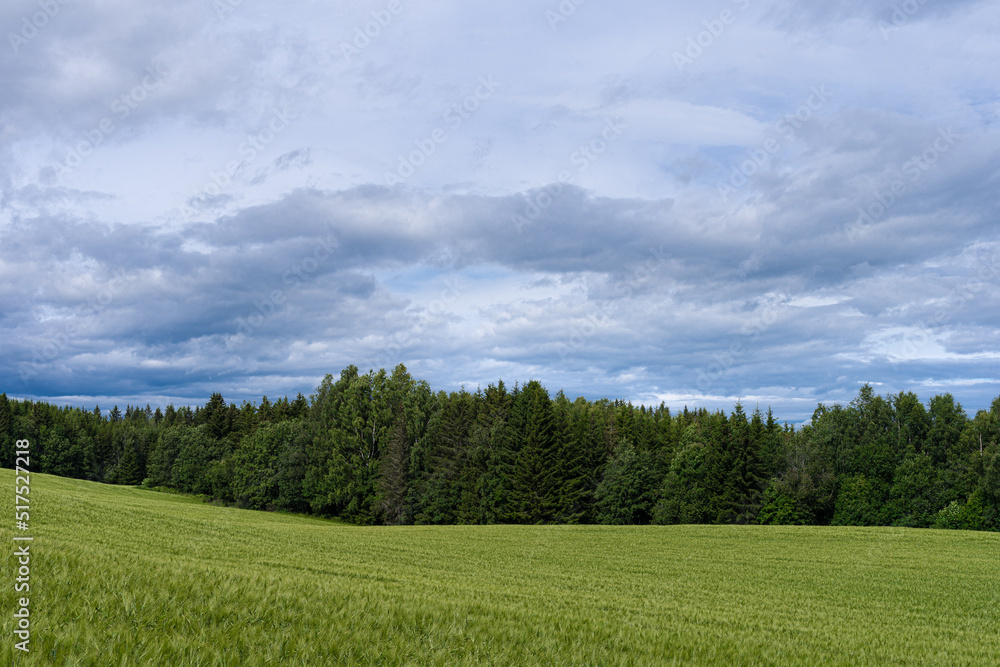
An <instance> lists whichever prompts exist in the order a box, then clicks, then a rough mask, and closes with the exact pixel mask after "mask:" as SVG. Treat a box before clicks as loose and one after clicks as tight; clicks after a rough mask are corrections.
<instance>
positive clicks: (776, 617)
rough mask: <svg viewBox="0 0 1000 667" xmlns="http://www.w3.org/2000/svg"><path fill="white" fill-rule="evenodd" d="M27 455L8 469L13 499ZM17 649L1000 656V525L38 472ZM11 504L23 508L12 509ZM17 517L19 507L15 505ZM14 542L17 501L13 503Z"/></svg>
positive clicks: (196, 656)
mask: <svg viewBox="0 0 1000 667" xmlns="http://www.w3.org/2000/svg"><path fill="white" fill-rule="evenodd" d="M13 483H14V475H13V472H11V471H9V470H2V471H0V484H2V486H3V489H4V493H3V494H2V497H3V498H4V499H5V500H7V501H8V502H9V506H10V507H11V508H13V504H14V503H13ZM31 483H32V490H31V502H32V510H31V520H32V534H33V535H34V536H35V542H34V543H33V546H32V550H33V561H32V564H31V567H32V571H31V580H32V593H31V611H32V633H33V635H32V652H31V654H29V655H28V656H27V658H25V656H23V655H20V654H19V655H14V654H15V653H19V652H16V651H15V650H14V648H13V644H14V642H15V641H16V640H15V639H14V636H13V619H12V613H11V610H12V609H13V608H14V605H15V599H16V597H17V596H16V595H15V593H14V592H13V587H12V585H11V584H10V583H9V582H11V580H12V573H13V572H14V571H15V569H16V564H15V560H14V558H13V557H10V556H9V557H8V558H7V559H5V562H6V569H5V571H4V582H5V583H4V587H3V590H4V592H3V604H4V613H3V624H2V625H3V650H2V653H0V655H2V656H3V658H2V659H3V664H10V663H11V661H12V658H11V656H12V655H13V661H14V663H15V664H59V665H77V664H80V665H126V664H129V665H131V664H135V665H140V664H153V665H160V664H162V665H264V664H272V665H278V664H309V665H326V664H386V665H394V664H442V665H445V664H447V665H452V664H471V663H491V664H492V663H495V664H602V665H603V664H637V665H638V664H664V663H667V664H670V663H678V664H808V665H815V664H819V663H821V662H822V663H824V664H845V665H846V664H852V665H853V664H880V665H888V664H942V665H962V664H968V665H988V664H996V662H997V659H998V656H1000V583H998V582H1000V535H997V534H991V533H971V532H959V531H934V530H912V529H893V528H871V529H868V528H824V527H787V528H784V527H740V526H673V527H666V526H664V527H660V526H645V527H601V526H579V527H576V526H446V527H402V528H385V527H374V528H369V527H355V526H349V525H344V524H339V523H336V522H330V521H322V520H318V519H311V518H303V517H294V516H288V515H282V514H271V513H263V512H251V511H246V510H238V509H231V508H223V507H215V506H212V505H207V504H204V503H201V502H199V501H198V500H196V499H194V498H189V497H183V496H179V495H171V494H165V493H158V492H153V491H146V490H142V489H138V488H128V487H112V486H104V485H99V484H94V483H90V482H82V481H76V480H70V479H62V478H58V477H50V476H46V475H34V476H32V479H31ZM12 513H13V510H12V509H11V514H12ZM8 516H10V515H8ZM3 524H4V525H3V528H2V536H3V538H4V539H3V543H4V545H5V547H4V548H5V549H7V551H8V553H12V552H13V547H12V546H11V545H12V544H13V542H12V540H11V537H12V533H13V532H14V531H13V530H12V528H11V526H12V525H13V517H12V516H11V517H10V518H9V519H7V520H5V521H4V522H3Z"/></svg>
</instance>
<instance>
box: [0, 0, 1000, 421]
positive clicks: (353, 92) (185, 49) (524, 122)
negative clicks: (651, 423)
mask: <svg viewBox="0 0 1000 667" xmlns="http://www.w3.org/2000/svg"><path fill="white" fill-rule="evenodd" d="M0 29H2V32H3V33H4V35H5V38H4V40H3V44H0V82H2V90H3V91H4V92H3V95H2V97H0V390H2V391H6V393H7V394H8V395H9V396H12V397H22V398H32V399H40V400H46V401H49V402H54V403H58V404H68V405H80V406H85V407H92V406H93V405H95V404H99V405H100V406H101V407H102V408H104V409H107V408H110V407H111V406H112V404H118V405H120V406H124V405H125V404H129V403H130V404H133V405H135V404H142V405H144V404H146V403H150V404H151V405H153V406H162V407H165V406H166V405H167V404H168V403H173V404H174V405H197V404H204V402H205V401H206V400H207V399H208V397H209V395H210V394H212V393H213V392H220V393H222V395H223V396H224V397H225V398H226V399H227V400H228V401H231V402H235V403H237V405H239V404H240V403H241V402H242V401H244V400H250V401H259V400H260V397H261V396H263V395H265V394H266V395H268V396H269V397H270V398H272V399H274V398H276V397H280V396H284V395H288V396H289V397H294V396H295V395H296V394H297V393H299V392H302V393H303V394H305V395H306V396H308V395H309V394H310V393H311V392H312V391H314V390H315V388H316V386H317V385H318V384H319V383H320V381H321V380H322V378H323V376H324V375H326V374H327V373H331V374H333V375H334V376H335V377H336V376H337V375H338V374H339V373H340V370H341V369H343V368H344V367H346V366H347V365H349V364H354V365H356V366H358V367H359V368H360V369H361V370H362V372H365V371H367V370H368V369H378V368H383V367H384V368H386V369H391V368H393V367H394V366H396V365H397V364H399V363H403V364H405V365H406V367H407V368H408V370H409V371H410V373H411V374H412V375H413V376H415V377H416V378H418V379H423V380H426V381H428V382H429V383H430V385H431V387H432V389H434V390H435V391H437V390H445V391H452V390H457V389H459V388H460V387H463V386H464V387H465V388H467V389H469V390H470V391H474V390H475V389H476V388H477V387H483V388H485V387H486V386H487V385H488V384H490V383H495V382H497V381H498V380H500V379H502V380H503V381H504V382H505V383H506V384H507V385H513V384H514V383H515V382H520V383H524V382H526V381H528V380H532V379H537V380H539V381H541V382H542V384H543V385H545V387H546V388H548V389H549V391H550V392H551V393H553V394H554V393H555V392H556V391H558V390H560V389H561V390H563V391H564V392H565V393H566V395H567V396H568V397H570V399H573V398H575V397H576V396H584V397H586V398H588V399H598V398H602V397H607V398H611V399H615V398H622V399H625V400H630V401H632V402H633V403H644V404H647V405H650V404H655V405H659V404H660V403H661V402H663V403H666V404H667V405H668V406H670V407H671V408H672V409H682V408H683V407H684V406H685V405H687V406H689V407H692V408H693V407H700V406H704V407H707V408H709V409H718V408H722V409H725V410H727V411H728V410H729V409H731V408H732V407H733V405H734V404H735V402H736V401H741V402H742V403H743V404H744V406H756V405H759V406H761V408H762V409H765V408H766V407H767V406H770V407H772V408H773V409H774V412H775V414H776V416H777V417H778V418H779V419H781V420H789V421H792V422H801V421H803V420H806V419H808V418H809V416H810V415H811V414H812V412H813V410H814V409H815V408H816V406H817V404H819V403H824V404H827V405H829V404H832V403H845V404H846V403H848V402H850V401H851V400H852V399H853V398H854V397H855V396H856V395H857V392H858V390H859V388H860V387H861V386H863V385H864V384H866V383H869V384H871V385H872V387H873V388H874V389H875V390H876V392H877V393H880V394H883V395H885V394H895V393H898V392H900V391H913V392H916V393H917V395H918V396H920V398H921V399H922V400H924V401H925V402H926V401H927V400H929V399H930V397H931V396H933V395H936V394H942V393H945V392H949V393H951V394H953V395H954V396H955V398H956V399H957V400H958V401H960V402H961V403H962V405H963V406H964V407H965V408H966V410H967V411H968V412H969V414H970V415H972V414H974V413H975V411H976V410H979V409H983V408H987V407H988V406H989V403H990V401H991V400H992V399H993V398H995V397H996V396H998V395H1000V335H998V332H1000V301H998V300H1000V288H998V282H1000V263H998V250H1000V233H998V222H1000V197H998V192H1000V76H997V70H996V64H997V62H1000V4H998V3H995V2H988V1H979V2H976V1H951V2H947V3H946V2H935V1H933V0H906V1H902V2H897V1H887V0H864V1H862V0H839V1H832V2H824V3H816V2H807V1H806V0H773V1H771V2H763V1H760V0H717V1H714V2H705V3H688V2H678V1H663V0H657V1H655V2H654V1H648V2H647V1H643V0H636V1H633V2H628V3H608V2H600V1H598V0H562V1H561V2H559V1H557V0H549V1H529V0H508V1H507V2H503V3H483V2H457V1H454V0H453V1H450V2H448V1H434V0H427V1H424V2H420V3H417V2H411V1H407V0H376V1H372V2H338V1H335V0H331V1H329V2H322V1H319V0H284V1H282V2H263V1H262V0H197V1H195V0H179V1H178V2H173V3H169V4H167V3H135V2H131V1H129V2H126V1H125V0H102V1H85V0H79V1H76V0H34V1H27V0H24V1H22V0H16V1H9V2H5V3H3V5H2V7H0Z"/></svg>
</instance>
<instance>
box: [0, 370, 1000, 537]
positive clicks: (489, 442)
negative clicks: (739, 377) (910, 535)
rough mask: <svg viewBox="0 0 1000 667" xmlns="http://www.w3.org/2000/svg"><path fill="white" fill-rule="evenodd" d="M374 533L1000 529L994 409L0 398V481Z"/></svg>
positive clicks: (343, 385)
mask: <svg viewBox="0 0 1000 667" xmlns="http://www.w3.org/2000/svg"><path fill="white" fill-rule="evenodd" d="M15 438H28V439H30V440H31V442H32V452H33V457H32V469H33V470H34V471H36V472H43V473H52V474H56V475H61V476H64V477H75V478H79V479H88V480H94V481H100V482H107V483H115V484H140V483H141V484H143V485H145V486H154V487H155V486H163V487H170V488H175V489H178V490H180V491H185V492H190V493H198V494H204V495H206V496H209V497H211V498H213V499H217V500H220V501H222V502H225V503H232V504H236V505H239V506H241V507H247V508H252V509H279V510H286V511H292V512H301V513H312V514H317V515H321V516H334V517H340V518H342V519H346V520H348V521H352V522H355V523H362V524H371V523H384V524H451V523H459V524H487V523H531V524H534V523H606V524H644V523H658V524H675V523H684V524H691V523H733V524H754V523H763V524H809V525H830V524H832V525H865V526H874V525H883V526H889V525H891V526H913V527H939V528H962V529H973V530H997V529H1000V447H998V444H997V443H998V441H1000V398H997V399H996V400H995V401H994V402H993V404H992V406H991V408H990V410H983V411H980V412H979V413H978V414H977V415H976V416H975V417H974V418H970V417H969V416H968V415H966V413H965V412H964V410H963V409H962V406H961V405H960V404H959V403H957V402H956V401H955V399H954V398H953V397H952V396H951V395H950V394H943V395H939V396H934V397H933V398H931V399H930V401H929V402H928V403H927V405H926V406H925V405H924V404H923V403H921V402H920V400H919V399H918V398H917V397H916V396H915V395H914V394H912V393H900V394H898V395H896V396H885V397H883V396H878V395H876V394H875V393H874V391H873V390H872V389H871V387H869V386H867V385H866V386H865V387H863V388H862V389H861V390H860V392H859V394H858V396H857V397H856V398H855V399H854V400H853V401H852V402H851V403H850V404H849V405H847V406H842V405H833V406H832V407H831V406H825V405H820V406H818V407H817V409H816V411H815V413H814V414H813V418H812V420H811V421H810V423H809V424H808V425H807V426H805V427H803V428H801V429H798V430H796V429H794V428H792V427H790V426H788V425H787V424H786V425H781V424H779V423H778V421H777V420H776V419H775V417H774V415H773V414H772V413H771V411H770V410H768V411H767V413H762V412H761V410H760V409H755V410H754V411H753V413H752V414H750V415H748V414H747V413H746V412H745V410H744V407H743V406H742V405H739V404H737V405H736V406H735V408H734V409H733V411H732V413H731V414H730V415H728V416H727V415H726V414H725V413H723V412H721V411H719V412H714V413H712V412H709V411H707V410H705V409H700V410H695V411H690V410H688V409H687V408H685V409H684V411H683V412H680V413H678V414H676V415H675V414H671V412H670V410H669V409H668V408H666V407H665V406H663V405H661V406H659V407H655V408H649V407H646V406H634V405H632V404H630V403H625V402H622V401H609V400H606V399H603V400H600V401H587V400H585V399H583V398H578V399H576V400H575V401H570V400H568V399H567V398H566V397H565V396H564V395H563V394H562V392H559V393H558V394H556V395H555V396H554V397H553V396H550V395H549V393H548V391H547V390H546V389H545V388H544V387H543V386H542V385H541V384H540V383H538V382H537V381H531V382H528V383H527V384H524V385H523V386H515V387H514V388H513V389H510V388H508V387H506V386H505V385H504V383H503V382H502V381H501V382H498V383H497V384H496V385H490V386H489V387H487V388H486V389H480V390H478V391H477V392H476V393H475V394H471V393H469V392H467V391H465V390H462V391H458V392H453V393H451V394H447V393H445V392H438V393H437V394H435V393H433V392H432V391H431V389H430V387H429V386H428V385H427V383H426V382H423V381H418V380H416V379H414V378H413V377H412V376H411V375H410V374H409V373H408V372H407V370H406V368H405V367H403V366H402V365H400V366H397V367H396V368H395V369H394V370H393V371H392V373H387V372H386V371H384V370H380V371H378V372H375V371H372V372H369V373H367V374H361V373H359V371H358V369H357V368H355V367H354V366H350V367H348V368H346V369H344V370H343V371H342V372H341V374H340V377H339V378H334V377H333V376H330V375H327V376H326V378H325V379H324V380H323V382H322V384H320V386H319V387H318V388H317V390H316V393H314V394H313V395H312V396H311V399H309V400H307V399H306V398H305V397H304V396H302V395H301V394H299V396H298V397H297V398H296V399H295V400H293V401H289V400H288V399H287V398H286V399H282V400H280V401H276V402H273V403H272V402H270V401H269V400H268V399H267V397H264V398H263V399H262V400H261V402H260V404H259V405H256V404H251V403H244V404H243V405H242V406H240V407H237V406H236V405H235V404H231V403H230V404H227V403H226V402H225V400H224V399H223V397H222V396H221V395H219V394H214V395H213V396H212V397H211V398H210V400H209V401H208V402H207V403H206V405H205V406H204V407H199V408H197V409H195V410H191V409H190V408H188V407H182V408H179V409H174V407H173V406H168V407H167V408H166V410H165V411H164V412H161V411H160V409H159V408H157V409H156V410H155V412H154V411H153V410H151V409H150V407H149V406H147V407H146V408H145V409H141V408H133V407H131V406H128V407H127V408H126V410H125V412H124V413H122V412H121V411H120V410H119V409H118V407H117V406H115V407H114V409H112V410H111V411H110V413H108V414H107V415H105V414H103V413H102V412H101V410H100V408H94V410H93V411H88V410H82V409H77V408H59V407H56V406H52V405H48V404H45V403H37V402H32V401H17V400H8V398H7V396H6V394H2V395H0V463H2V465H3V466H4V467H13V463H14V459H13V451H14V440H15Z"/></svg>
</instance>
